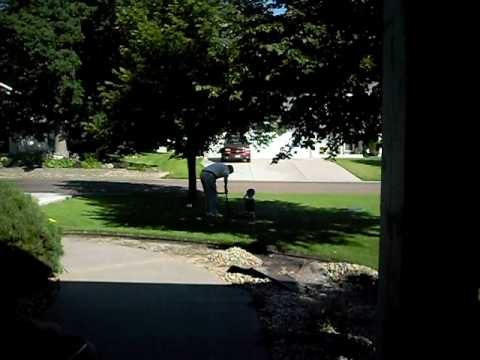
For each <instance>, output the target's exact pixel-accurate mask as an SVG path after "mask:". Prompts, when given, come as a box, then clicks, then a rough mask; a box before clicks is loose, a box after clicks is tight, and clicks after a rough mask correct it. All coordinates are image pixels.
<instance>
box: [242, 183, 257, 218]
mask: <svg viewBox="0 0 480 360" xmlns="http://www.w3.org/2000/svg"><path fill="white" fill-rule="evenodd" d="M243 200H244V201H245V212H246V215H247V218H248V219H249V220H250V221H255V189H248V190H247V192H246V193H245V195H244V196H243Z"/></svg>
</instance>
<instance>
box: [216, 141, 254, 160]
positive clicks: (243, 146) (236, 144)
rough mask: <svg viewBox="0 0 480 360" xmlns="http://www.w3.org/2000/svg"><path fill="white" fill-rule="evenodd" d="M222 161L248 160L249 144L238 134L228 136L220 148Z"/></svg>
mask: <svg viewBox="0 0 480 360" xmlns="http://www.w3.org/2000/svg"><path fill="white" fill-rule="evenodd" d="M220 153H221V154H222V161H225V162H227V161H246V162H250V145H249V144H248V143H246V142H245V141H242V139H241V138H240V137H239V136H230V137H227V138H226V139H225V144H224V145H223V148H222V149H221V150H220Z"/></svg>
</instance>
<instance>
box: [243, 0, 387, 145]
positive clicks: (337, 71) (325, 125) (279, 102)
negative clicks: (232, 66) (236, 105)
mask: <svg viewBox="0 0 480 360" xmlns="http://www.w3.org/2000/svg"><path fill="white" fill-rule="evenodd" d="M239 2H240V3H247V4H252V3H253V4H257V7H258V2H257V1H241V0H239ZM381 5H382V4H381V1H380V0H278V1H275V2H272V4H270V8H272V9H274V8H275V7H277V8H278V7H281V8H283V9H284V10H286V11H285V12H284V13H283V14H281V15H278V16H273V14H272V11H267V12H263V13H260V14H261V16H259V15H258V13H257V15H255V16H252V17H250V20H249V21H248V22H247V23H246V24H245V28H244V30H243V31H242V36H241V39H240V41H239V44H240V49H239V51H240V54H241V61H242V62H243V63H244V64H245V66H244V67H243V68H244V72H243V77H242V81H241V83H240V84H239V87H240V88H241V89H242V90H243V96H244V98H243V102H244V104H245V105H246V109H250V112H255V111H257V110H258V109H262V111H261V112H258V111H257V112H256V113H257V115H258V116H264V115H267V114H268V115H269V116H270V118H272V117H274V118H275V117H277V119H279V120H280V122H281V124H282V125H283V126H285V127H289V128H292V129H294V138H293V142H292V145H303V146H312V145H313V144H314V143H315V142H317V141H319V140H322V139H328V141H329V147H330V150H331V151H332V153H333V154H335V150H336V148H337V147H338V146H339V145H340V144H341V143H342V142H356V141H359V140H362V141H363V142H365V143H368V142H370V141H375V140H377V139H378V135H379V134H380V132H381V87H380V86H379V84H380V80H381V79H380V77H381V49H382V46H381V39H382V16H381V14H382V6H381ZM264 111H266V113H265V112H264Z"/></svg>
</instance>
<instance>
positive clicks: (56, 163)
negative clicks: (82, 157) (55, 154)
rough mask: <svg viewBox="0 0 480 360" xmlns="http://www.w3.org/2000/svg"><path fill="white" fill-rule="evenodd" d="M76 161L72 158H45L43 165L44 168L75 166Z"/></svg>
mask: <svg viewBox="0 0 480 360" xmlns="http://www.w3.org/2000/svg"><path fill="white" fill-rule="evenodd" d="M77 164H78V162H77V161H76V160H73V159H53V158H51V159H46V160H44V161H43V166H44V167H46V168H74V167H77Z"/></svg>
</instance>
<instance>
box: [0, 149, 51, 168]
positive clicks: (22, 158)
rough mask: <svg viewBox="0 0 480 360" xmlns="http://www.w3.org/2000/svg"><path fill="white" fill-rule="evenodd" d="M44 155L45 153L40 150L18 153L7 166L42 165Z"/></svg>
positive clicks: (32, 166) (31, 166)
mask: <svg viewBox="0 0 480 360" xmlns="http://www.w3.org/2000/svg"><path fill="white" fill-rule="evenodd" d="M44 157H45V154H43V153H40V152H34V153H18V154H15V155H13V158H12V159H11V162H10V163H9V164H8V165H7V166H24V167H30V168H34V167H40V166H41V165H42V162H43V159H44Z"/></svg>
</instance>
